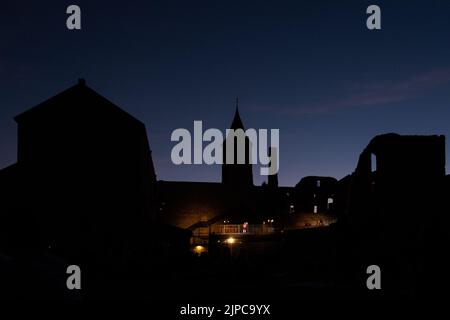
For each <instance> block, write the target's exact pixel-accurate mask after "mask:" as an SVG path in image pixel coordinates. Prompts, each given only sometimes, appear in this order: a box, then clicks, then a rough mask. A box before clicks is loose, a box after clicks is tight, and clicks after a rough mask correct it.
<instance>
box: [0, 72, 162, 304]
mask: <svg viewBox="0 0 450 320" xmlns="http://www.w3.org/2000/svg"><path fill="white" fill-rule="evenodd" d="M15 120H16V122H17V124H18V156H17V158H18V161H17V164H15V165H13V166H11V167H9V168H6V169H4V170H2V171H0V185H1V197H2V199H1V204H0V206H1V215H0V219H1V222H0V225H1V227H0V228H2V229H3V230H1V237H2V238H6V239H4V240H5V241H3V242H2V243H1V244H0V246H1V251H3V252H6V253H9V254H11V255H12V256H18V255H22V254H26V255H27V256H29V255H30V253H31V254H39V253H47V254H50V255H54V256H57V257H60V258H62V259H64V260H66V261H68V262H70V263H71V264H76V265H80V266H81V268H82V270H83V274H84V276H85V278H84V279H89V280H92V281H87V283H88V285H87V288H85V289H86V290H87V291H84V292H88V293H92V294H95V293H96V292H99V293H100V292H101V293H102V294H105V293H108V294H111V295H114V294H118V293H119V290H121V288H122V289H123V287H122V285H125V282H128V281H129V282H130V285H136V283H134V282H133V277H130V278H128V279H127V281H125V277H127V276H129V275H131V274H132V273H131V270H132V269H133V268H134V267H135V265H134V263H135V261H136V259H138V257H139V256H140V255H143V253H144V252H145V253H146V254H147V251H148V250H150V247H151V246H152V240H151V237H150V234H149V230H151V228H152V220H154V218H155V205H156V201H155V200H156V199H155V183H156V175H155V170H154V167H153V162H152V157H151V150H150V148H149V144H148V139H147V133H146V129H145V125H144V124H143V123H142V122H140V121H139V120H137V119H136V118H134V117H132V116H131V115H129V114H128V113H126V112H125V111H123V110H122V109H120V108H119V107H117V106H116V105H114V104H113V103H112V102H110V101H108V100H107V99H105V98H104V97H102V96H100V95H99V94H98V93H96V92H95V91H93V90H92V89H90V88H89V87H87V86H86V84H85V82H84V80H80V81H79V82H78V84H76V85H75V86H73V87H71V88H69V89H67V90H65V91H64V92H62V93H60V94H58V95H56V96H54V97H52V98H50V99H49V100H47V101H45V102H43V103H41V104H39V105H37V106H36V107H34V108H32V109H30V110H28V111H25V112H24V113H22V114H20V115H18V116H17V117H15ZM110 277H113V278H115V279H117V281H116V282H115V283H112V281H111V278H110ZM114 288H117V290H114ZM122 293H124V292H122ZM124 294H125V293H124Z"/></svg>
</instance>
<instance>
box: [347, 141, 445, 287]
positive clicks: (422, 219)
mask: <svg viewBox="0 0 450 320" xmlns="http://www.w3.org/2000/svg"><path fill="white" fill-rule="evenodd" d="M444 177H445V137H444V136H400V135H397V134H385V135H380V136H377V137H375V138H374V139H373V140H372V141H371V142H370V144H369V145H368V146H367V147H366V148H365V149H364V151H363V152H362V154H361V156H360V158H359V162H358V165H357V168H356V170H355V172H354V173H353V175H352V177H351V181H349V182H348V183H345V184H343V185H344V186H347V188H348V189H349V191H350V193H349V197H348V209H347V210H346V211H347V214H345V215H344V219H343V220H342V222H343V223H344V225H345V226H346V227H347V229H346V231H345V233H346V234H347V235H346V237H347V238H348V239H349V242H348V243H347V245H348V246H349V248H351V250H352V255H353V259H355V260H353V262H354V263H351V265H352V266H353V267H354V266H359V267H360V268H366V267H367V266H369V265H371V264H377V265H379V266H380V267H381V268H382V270H383V277H384V290H387V292H390V293H392V294H406V295H411V294H417V293H419V292H420V290H421V289H422V290H423V289H424V288H425V287H427V286H430V285H431V286H433V285H434V284H432V283H433V282H434V281H436V279H434V280H431V278H433V277H432V276H431V274H432V273H435V272H436V271H437V270H433V268H435V267H436V266H439V265H442V264H441V263H437V261H440V260H442V259H441V256H442V253H443V252H444V250H446V247H445V246H443V239H444V238H447V235H448V231H447V229H448V228H447V227H446V226H443V224H444V220H445V219H446V218H445V215H446V213H444V212H443V205H442V204H443V202H442V201H443V198H442V186H443V182H444ZM447 239H448V238H447ZM350 261H352V260H350ZM442 272H444V271H443V270H442ZM427 277H430V279H427ZM427 282H428V283H427ZM362 285H364V284H362Z"/></svg>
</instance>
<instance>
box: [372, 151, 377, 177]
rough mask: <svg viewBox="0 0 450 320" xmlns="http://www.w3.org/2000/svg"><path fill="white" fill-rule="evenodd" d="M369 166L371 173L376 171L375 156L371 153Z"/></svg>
mask: <svg viewBox="0 0 450 320" xmlns="http://www.w3.org/2000/svg"><path fill="white" fill-rule="evenodd" d="M370 165H371V171H372V172H375V171H377V156H376V155H374V154H373V153H372V154H371V155H370Z"/></svg>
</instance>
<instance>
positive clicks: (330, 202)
mask: <svg viewBox="0 0 450 320" xmlns="http://www.w3.org/2000/svg"><path fill="white" fill-rule="evenodd" d="M333 202H334V200H333V198H328V200H327V210H329V209H330V207H331V205H332V204H333Z"/></svg>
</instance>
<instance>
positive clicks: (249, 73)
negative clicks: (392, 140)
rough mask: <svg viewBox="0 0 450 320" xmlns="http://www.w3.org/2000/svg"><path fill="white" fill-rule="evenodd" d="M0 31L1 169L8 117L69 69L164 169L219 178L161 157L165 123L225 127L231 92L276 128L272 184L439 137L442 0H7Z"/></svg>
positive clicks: (10, 141)
mask: <svg viewBox="0 0 450 320" xmlns="http://www.w3.org/2000/svg"><path fill="white" fill-rule="evenodd" d="M70 4H77V5H79V6H80V7H81V10H82V30H80V31H69V30H68V29H67V28H66V19H67V16H68V15H67V14H66V8H67V6H68V5H70ZM370 4H378V5H379V6H380V7H381V10H382V30H377V31H369V30H368V29H367V28H366V18H367V15H366V13H365V12H366V8H367V6H368V5H370ZM0 38H1V41H0V72H1V77H0V168H3V167H5V166H8V165H10V164H12V163H14V162H15V161H16V143H17V139H16V123H15V122H14V121H13V117H14V116H15V115H17V114H19V113H21V112H22V111H25V110H27V109H29V108H31V107H33V106H34V105H36V104H38V103H39V102H41V101H43V100H45V99H47V98H49V97H51V96H53V95H55V94H56V93H58V92H60V91H62V90H64V89H66V88H68V87H70V86H72V85H73V84H75V83H76V81H77V79H78V78H80V77H83V78H85V79H86V81H87V84H88V85H89V86H90V87H92V88H93V89H94V90H96V91H98V92H99V93H100V94H102V95H103V96H105V97H107V98H108V99H110V100H111V101H113V102H114V103H116V104H117V105H119V106H120V107H121V108H123V109H124V110H126V111H128V112H129V113H131V114H132V115H134V116H135V117H137V118H138V119H140V120H141V121H143V122H144V123H145V124H146V126H147V130H148V135H149V140H150V147H151V148H152V150H153V160H154V162H155V166H156V172H157V175H158V178H159V179H163V180H190V181H220V173H221V171H220V166H206V165H201V166H200V165H197V166H193V165H192V166H178V167H177V166H175V165H172V164H171V161H170V151H171V148H172V147H173V145H174V144H175V143H173V142H171V141H170V134H171V132H172V131H173V130H174V129H176V128H187V129H189V130H193V129H192V128H193V121H194V120H203V124H204V127H205V128H212V127H214V128H219V129H221V130H222V131H224V130H225V129H226V128H227V127H228V126H229V125H230V123H231V121H232V118H233V114H234V108H235V107H234V100H235V97H236V96H239V98H240V112H241V116H242V119H243V121H244V124H245V126H246V127H247V128H248V127H252V128H256V129H258V128H267V129H270V128H279V129H280V139H281V141H280V172H279V180H280V184H281V185H287V186H293V185H295V184H296V183H297V182H298V181H299V180H300V179H301V178H302V177H304V176H307V175H324V176H334V177H336V178H342V177H343V176H345V175H347V174H349V173H351V172H352V171H353V170H354V168H355V166H356V163H357V160H358V156H359V154H360V152H361V151H362V150H363V148H364V147H365V146H366V145H367V144H368V143H369V141H370V139H371V138H373V137H374V136H375V135H377V134H381V133H387V132H397V133H401V134H444V135H446V136H447V137H450V90H449V89H450V1H446V0H442V1H430V0H427V1H344V0H343V1H335V0H334V1H318V0H310V1H299V0H295V1H282V0H276V1H273V0H258V1H249V0H245V1H243V0H239V1H237V0H182V1H170V0H163V1H153V0H146V1H133V0H128V1H92V0H90V1H75V0H71V1H61V0H59V1H19V0H16V1H9V0H7V1H2V3H1V5H0ZM447 148H449V146H448V144H447ZM447 155H448V151H447ZM256 173H257V171H256V170H255V174H256ZM262 181H263V178H261V177H255V183H257V184H260V183H261V182H262Z"/></svg>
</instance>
